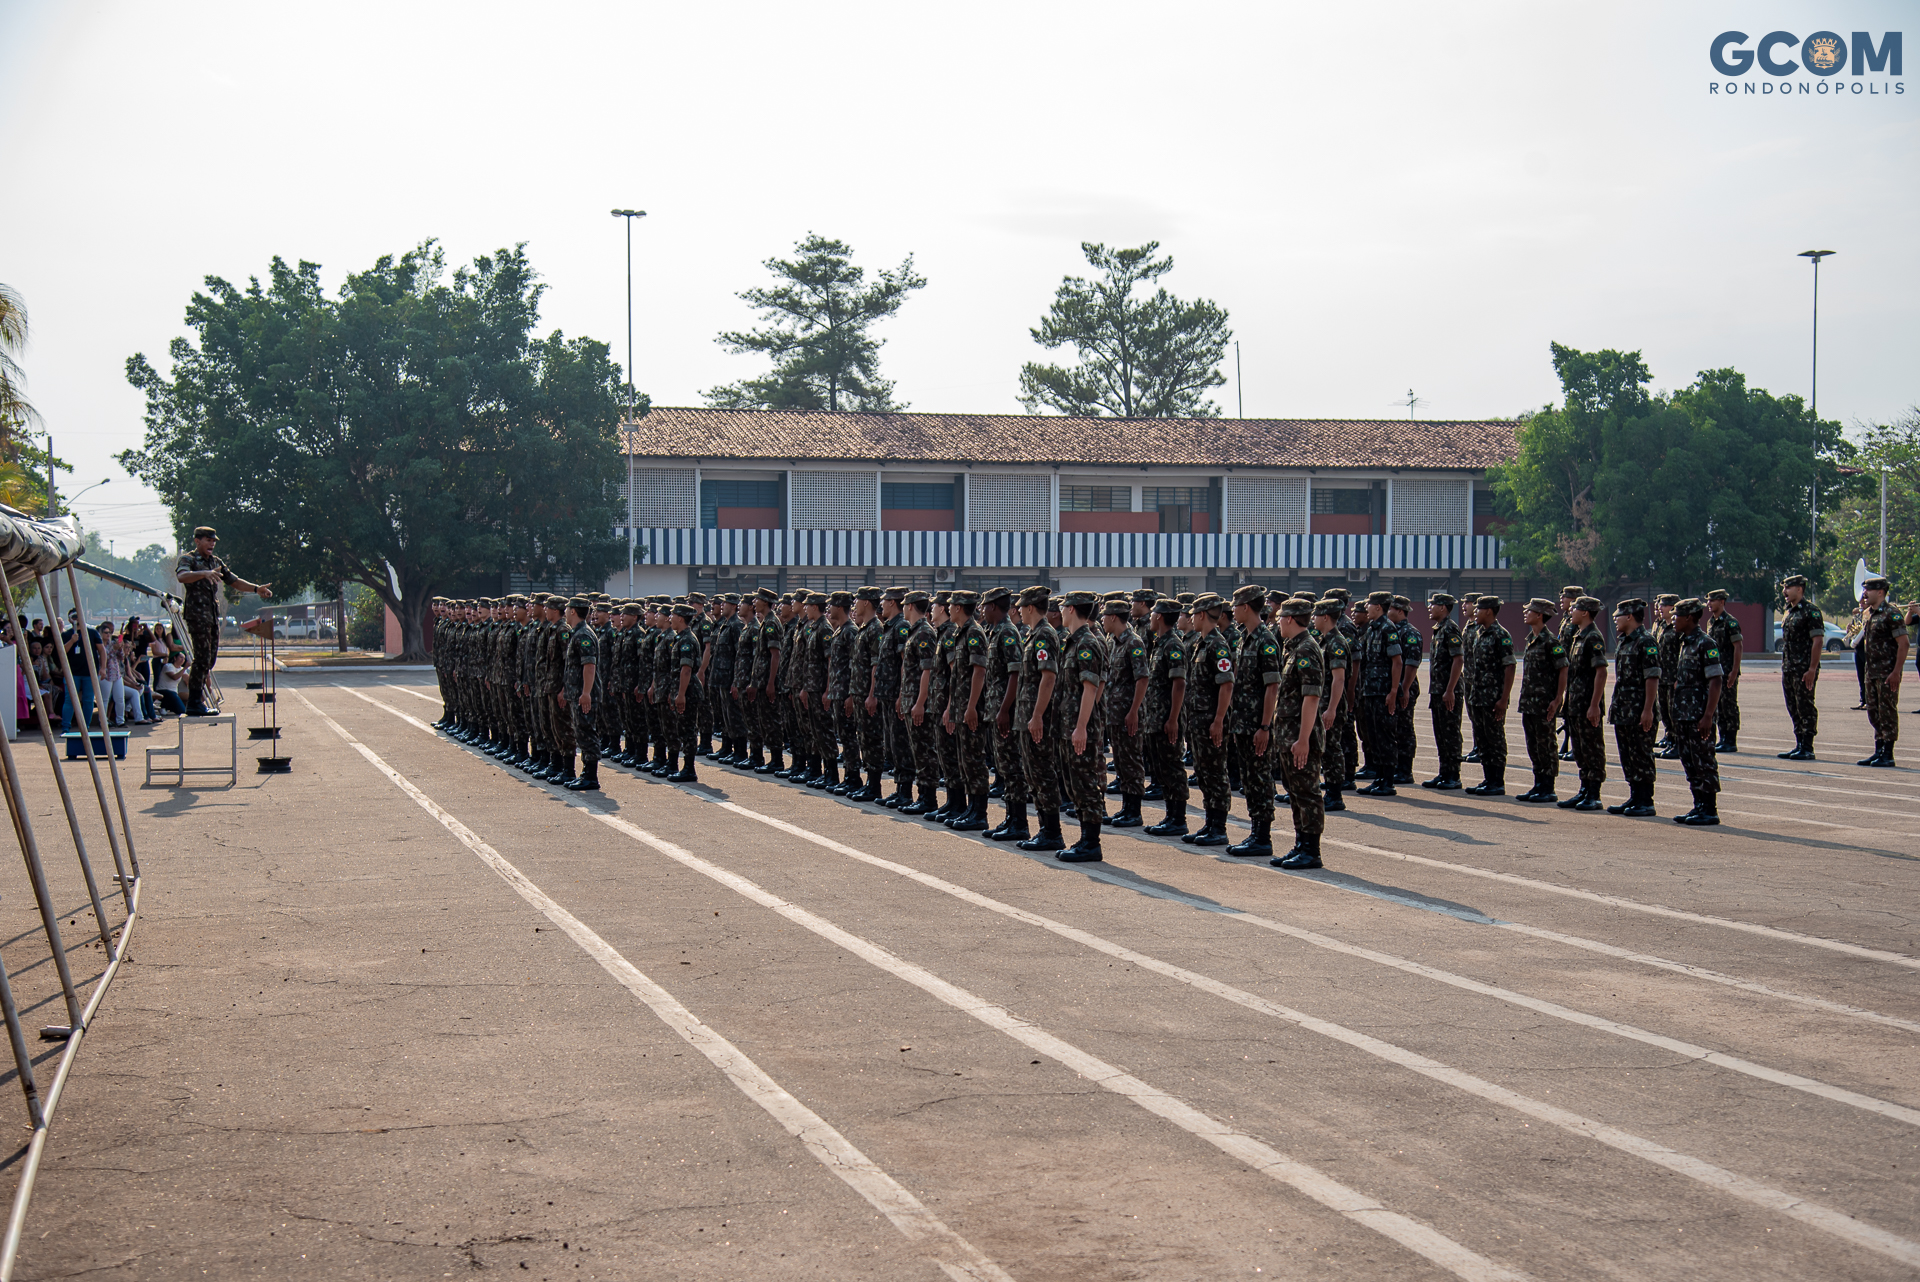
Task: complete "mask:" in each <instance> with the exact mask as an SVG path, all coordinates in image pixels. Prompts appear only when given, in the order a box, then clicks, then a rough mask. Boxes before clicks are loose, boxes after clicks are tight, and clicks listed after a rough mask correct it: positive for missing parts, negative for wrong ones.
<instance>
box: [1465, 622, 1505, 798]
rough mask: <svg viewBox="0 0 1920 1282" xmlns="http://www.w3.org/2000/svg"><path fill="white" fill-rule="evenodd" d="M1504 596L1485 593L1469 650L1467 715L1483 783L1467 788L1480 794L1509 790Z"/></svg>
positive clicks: (1477, 795)
mask: <svg viewBox="0 0 1920 1282" xmlns="http://www.w3.org/2000/svg"><path fill="white" fill-rule="evenodd" d="M1500 604H1501V602H1500V598H1499V597H1497V596H1492V595H1485V596H1482V597H1481V598H1480V601H1479V605H1478V609H1477V610H1476V611H1475V614H1476V616H1477V617H1476V620H1475V621H1476V622H1477V623H1478V624H1479V628H1478V630H1477V631H1476V632H1475V633H1474V637H1473V649H1471V650H1470V651H1468V652H1467V670H1468V671H1469V672H1471V673H1472V674H1473V694H1472V697H1471V698H1469V700H1468V701H1467V716H1468V718H1469V719H1471V720H1472V722H1473V741H1474V743H1475V744H1476V745H1477V746H1478V748H1479V751H1480V772H1481V775H1482V776H1483V778H1482V780H1481V782H1480V783H1478V784H1476V785H1474V786H1473V787H1471V788H1469V789H1467V791H1468V792H1470V793H1472V794H1473V795H1474V796H1476V797H1501V796H1505V795H1506V791H1507V701H1508V699H1510V698H1511V697H1512V695H1513V677H1514V671H1513V669H1514V664H1515V663H1516V662H1517V660H1516V659H1515V658H1514V654H1513V634H1512V633H1511V632H1508V631H1507V629H1506V627H1505V625H1504V624H1502V623H1501V622H1500Z"/></svg>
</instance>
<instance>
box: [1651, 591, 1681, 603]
mask: <svg viewBox="0 0 1920 1282" xmlns="http://www.w3.org/2000/svg"><path fill="white" fill-rule="evenodd" d="M1653 603H1654V604H1655V605H1678V604H1679V603H1680V595H1679V594H1678V593H1677V592H1662V593H1661V594H1660V595H1659V596H1657V597H1655V598H1654V599H1653Z"/></svg>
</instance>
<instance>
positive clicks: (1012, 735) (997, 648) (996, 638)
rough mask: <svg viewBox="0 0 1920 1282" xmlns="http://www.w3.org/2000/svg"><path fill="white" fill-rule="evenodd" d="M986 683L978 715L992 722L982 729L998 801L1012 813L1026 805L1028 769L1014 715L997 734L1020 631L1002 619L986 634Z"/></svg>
mask: <svg viewBox="0 0 1920 1282" xmlns="http://www.w3.org/2000/svg"><path fill="white" fill-rule="evenodd" d="M986 649H987V684H986V688H985V689H983V690H982V691H981V692H980V715H981V716H982V717H983V718H985V719H986V720H987V721H989V722H991V725H990V726H984V727H983V728H985V729H988V730H989V732H990V733H991V735H992V743H993V768H994V769H995V770H996V771H997V772H998V773H999V775H1000V788H1001V800H1003V801H1005V802H1006V803H1007V809H1008V810H1009V811H1012V810H1013V809H1014V808H1015V807H1016V806H1021V807H1024V806H1025V805H1026V804H1027V767H1026V762H1025V761H1024V759H1023V758H1022V757H1021V754H1020V736H1022V735H1023V734H1025V733H1026V731H1025V730H1024V729H1023V728H1022V726H1021V723H1020V718H1019V716H1018V714H1016V713H1010V714H1009V715H1008V717H1007V732H1006V733H1005V734H1002V733H1000V727H999V722H998V720H997V718H998V715H999V712H1000V705H1001V704H1002V703H1004V702H1005V701H1006V697H1007V687H1008V686H1009V685H1017V684H1018V682H1019V680H1020V671H1021V652H1020V631H1019V629H1018V628H1016V627H1015V626H1014V625H1013V620H1011V619H1002V620H1000V622H999V623H997V624H995V625H994V626H993V627H992V628H991V629H989V630H988V632H987V645H986Z"/></svg>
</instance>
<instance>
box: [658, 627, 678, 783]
mask: <svg viewBox="0 0 1920 1282" xmlns="http://www.w3.org/2000/svg"><path fill="white" fill-rule="evenodd" d="M674 644H675V641H674V632H673V629H672V628H671V627H668V626H667V625H666V624H665V623H662V624H661V625H660V628H659V630H658V631H657V632H656V633H655V634H654V638H653V714H654V719H655V722H656V723H657V724H658V726H659V734H660V764H661V765H662V766H663V767H670V766H671V765H672V764H673V759H674V758H675V757H676V756H678V755H679V752H680V715H679V714H678V713H676V712H675V711H674V710H673V692H674V691H675V690H677V689H679V688H680V665H679V664H678V663H677V662H675V655H674Z"/></svg>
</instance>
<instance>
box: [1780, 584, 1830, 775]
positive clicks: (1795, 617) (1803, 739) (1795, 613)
mask: <svg viewBox="0 0 1920 1282" xmlns="http://www.w3.org/2000/svg"><path fill="white" fill-rule="evenodd" d="M1826 643H1827V624H1826V619H1825V618H1824V617H1823V616H1822V615H1821V613H1820V607H1819V606H1817V605H1815V604H1814V603H1813V602H1812V601H1809V600H1808V599H1807V598H1806V597H1805V596H1802V597H1801V598H1800V600H1799V602H1798V604H1795V605H1790V606H1788V607H1787V610H1786V617H1785V618H1784V619H1782V620H1781V621H1780V690H1781V693H1782V694H1784V695H1785V696H1786V700H1787V715H1788V716H1789V717H1791V718H1793V741H1794V745H1795V747H1797V748H1804V749H1806V750H1807V751H1808V752H1811V751H1813V739H1814V736H1815V735H1817V734H1818V733H1819V732H1820V709H1819V706H1818V705H1817V704H1816V703H1815V701H1814V697H1813V693H1814V692H1813V691H1812V690H1809V689H1808V688H1807V673H1808V672H1809V671H1810V670H1812V668H1813V656H1814V654H1815V652H1816V651H1818V650H1820V649H1824V648H1825V646H1826ZM1816 683H1817V679H1816Z"/></svg>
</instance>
